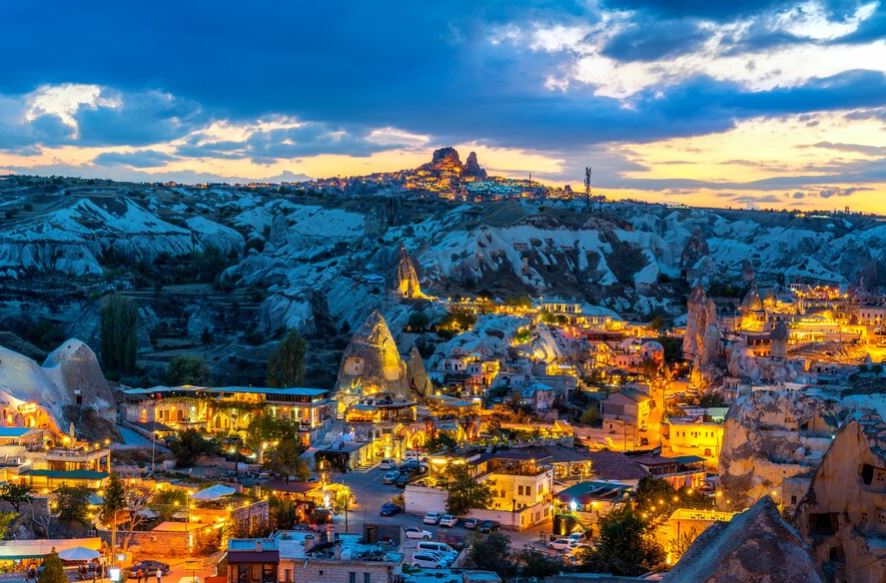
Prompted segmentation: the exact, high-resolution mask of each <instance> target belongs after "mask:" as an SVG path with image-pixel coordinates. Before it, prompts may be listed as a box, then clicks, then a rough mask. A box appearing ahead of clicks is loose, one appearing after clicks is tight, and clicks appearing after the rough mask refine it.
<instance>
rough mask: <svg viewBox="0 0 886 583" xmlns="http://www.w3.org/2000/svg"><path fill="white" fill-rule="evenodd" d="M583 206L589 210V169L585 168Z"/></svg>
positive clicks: (588, 167)
mask: <svg viewBox="0 0 886 583" xmlns="http://www.w3.org/2000/svg"><path fill="white" fill-rule="evenodd" d="M585 205H586V206H587V207H588V210H591V167H590V166H585Z"/></svg>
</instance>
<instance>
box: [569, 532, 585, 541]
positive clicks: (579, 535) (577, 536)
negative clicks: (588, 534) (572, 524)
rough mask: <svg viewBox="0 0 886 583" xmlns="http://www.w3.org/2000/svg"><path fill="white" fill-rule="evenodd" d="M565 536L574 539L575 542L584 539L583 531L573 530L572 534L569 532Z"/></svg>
mask: <svg viewBox="0 0 886 583" xmlns="http://www.w3.org/2000/svg"><path fill="white" fill-rule="evenodd" d="M566 538H568V539H570V540H574V541H575V542H577V543H580V542H581V541H583V540H584V539H585V533H583V532H573V533H572V534H570V535H569V536H567V537H566Z"/></svg>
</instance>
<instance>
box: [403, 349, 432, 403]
mask: <svg viewBox="0 0 886 583" xmlns="http://www.w3.org/2000/svg"><path fill="white" fill-rule="evenodd" d="M406 377H407V378H408V379H409V388H410V389H411V390H412V391H413V392H414V393H417V394H419V395H421V396H425V395H428V394H429V393H430V392H431V388H432V387H431V379H430V378H429V377H428V371H427V370H426V369H425V361H424V359H422V357H421V354H419V352H418V348H416V347H415V346H413V347H412V350H410V351H409V360H408V361H407V362H406Z"/></svg>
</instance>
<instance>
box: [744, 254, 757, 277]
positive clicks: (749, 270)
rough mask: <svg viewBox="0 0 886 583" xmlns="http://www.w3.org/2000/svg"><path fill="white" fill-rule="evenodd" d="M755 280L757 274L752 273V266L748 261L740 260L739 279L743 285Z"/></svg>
mask: <svg viewBox="0 0 886 583" xmlns="http://www.w3.org/2000/svg"><path fill="white" fill-rule="evenodd" d="M756 278H757V274H756V272H755V271H754V265H753V264H752V263H751V262H750V261H748V260H747V259H742V261H741V279H742V281H744V282H745V283H753V282H754V280H755V279H756Z"/></svg>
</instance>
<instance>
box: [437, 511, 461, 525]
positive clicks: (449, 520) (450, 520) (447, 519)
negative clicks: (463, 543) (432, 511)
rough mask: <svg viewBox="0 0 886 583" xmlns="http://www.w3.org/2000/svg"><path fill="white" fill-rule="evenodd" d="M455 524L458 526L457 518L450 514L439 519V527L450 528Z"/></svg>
mask: <svg viewBox="0 0 886 583" xmlns="http://www.w3.org/2000/svg"><path fill="white" fill-rule="evenodd" d="M456 524H458V518H456V517H455V516H453V515H451V514H444V515H443V516H441V517H440V526H446V527H449V528H452V527H453V526H455V525H456Z"/></svg>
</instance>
